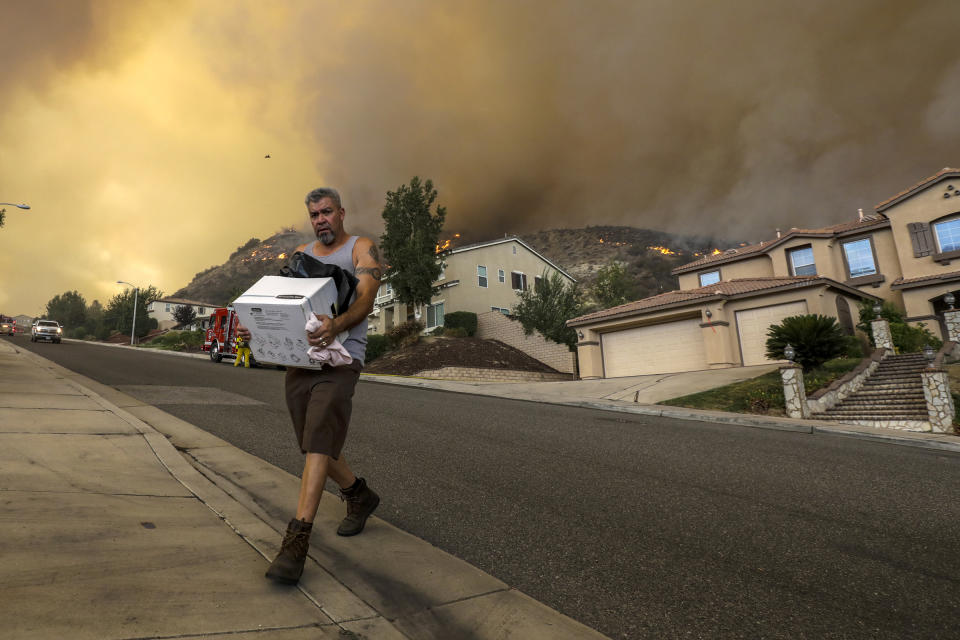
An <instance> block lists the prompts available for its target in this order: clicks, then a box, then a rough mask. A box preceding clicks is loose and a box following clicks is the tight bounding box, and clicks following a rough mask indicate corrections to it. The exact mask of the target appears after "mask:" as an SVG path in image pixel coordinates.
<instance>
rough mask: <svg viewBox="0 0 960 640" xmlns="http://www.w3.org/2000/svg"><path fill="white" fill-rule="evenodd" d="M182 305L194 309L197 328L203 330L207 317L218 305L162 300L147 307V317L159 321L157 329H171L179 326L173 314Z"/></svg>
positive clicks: (176, 299) (181, 300) (177, 299)
mask: <svg viewBox="0 0 960 640" xmlns="http://www.w3.org/2000/svg"><path fill="white" fill-rule="evenodd" d="M181 305H186V306H190V307H193V310H194V311H196V313H197V319H196V321H195V323H194V324H195V325H196V327H195V328H201V327H202V325H203V323H204V322H206V321H207V317H208V316H209V315H210V314H211V313H213V310H214V309H216V308H217V305H215V304H211V303H209V302H198V301H196V300H186V299H184V298H160V299H159V300H154V301H153V302H151V303H150V304H148V305H147V315H148V316H149V317H151V318H156V319H157V328H159V329H170V328H172V327H175V326H177V325H178V324H179V323H178V322H177V321H176V320H175V319H174V317H173V312H174V310H176V308H177V307H179V306H181Z"/></svg>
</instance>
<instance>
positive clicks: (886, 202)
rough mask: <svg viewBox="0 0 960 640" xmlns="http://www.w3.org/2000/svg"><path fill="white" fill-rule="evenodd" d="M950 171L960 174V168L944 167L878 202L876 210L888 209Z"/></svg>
mask: <svg viewBox="0 0 960 640" xmlns="http://www.w3.org/2000/svg"><path fill="white" fill-rule="evenodd" d="M950 173H955V174H957V175H960V169H954V168H952V167H944V168H943V169H940V171H937V172H936V173H935V174H933V175H932V176H930V177H928V178H924V179H923V180H921V181H920V182H918V183H917V184H915V185H913V186H912V187H909V188H907V189H904V190H903V191H901V192H900V193H898V194H897V195H895V196H893V197H892V198H887V199H886V200H884V201H883V202H881V203H880V204H878V205H877V206H875V207H874V209H875V210H876V211H878V212H879V211H882V210H883V209H886V208H887V207H889V206H890V205H892V204H893V203H895V202H897V201H898V200H900V199H902V198H905V197H906V196H908V195H910V194H912V193H914V192H915V191H918V190H920V189H922V188H924V187H926V186H927V185H928V184H930V183H932V182H936V181H937V180H939V179H940V178H942V177H943V176H945V175H947V174H950Z"/></svg>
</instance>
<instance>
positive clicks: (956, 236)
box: [933, 218, 960, 253]
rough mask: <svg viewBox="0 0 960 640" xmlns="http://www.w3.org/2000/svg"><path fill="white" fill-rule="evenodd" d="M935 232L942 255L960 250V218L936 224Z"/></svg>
mask: <svg viewBox="0 0 960 640" xmlns="http://www.w3.org/2000/svg"><path fill="white" fill-rule="evenodd" d="M933 232H934V234H935V235H936V236H937V244H938V245H940V253H944V252H946V251H956V250H957V249H960V218H954V219H952V220H947V221H946V222H938V223H936V224H935V225H933Z"/></svg>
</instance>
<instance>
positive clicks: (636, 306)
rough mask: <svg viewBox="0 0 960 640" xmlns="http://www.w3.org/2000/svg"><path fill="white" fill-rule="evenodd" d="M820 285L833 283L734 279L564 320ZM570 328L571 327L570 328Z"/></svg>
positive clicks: (808, 279) (798, 279)
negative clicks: (785, 288) (783, 288)
mask: <svg viewBox="0 0 960 640" xmlns="http://www.w3.org/2000/svg"><path fill="white" fill-rule="evenodd" d="M821 282H831V283H832V282H833V281H831V280H829V279H827V278H824V277H822V276H793V277H780V278H778V277H768V278H736V279H734V280H721V281H720V282H716V283H714V284H710V285H707V286H705V287H698V288H696V289H685V290H680V291H668V292H666V293H661V294H659V295H655V296H652V297H649V298H644V299H643V300H636V301H634V302H628V303H627V304H621V305H619V306H616V307H611V308H609V309H604V310H603V311H595V312H593V313H588V314H586V315H583V316H580V317H578V318H573V319H572V320H568V321H567V324H568V325H571V323H575V324H583V323H585V322H590V321H593V320H602V319H604V318H613V317H617V316H622V315H633V314H637V313H638V312H648V311H652V310H654V309H659V308H661V307H667V306H676V305H680V304H682V303H684V302H694V301H698V300H703V299H707V298H714V297H718V296H719V297H727V296H734V295H740V294H745V293H755V292H758V291H765V290H768V289H777V288H780V287H788V286H791V287H798V286H799V287H803V286H808V285H811V284H819V283H821ZM571 326H572V325H571Z"/></svg>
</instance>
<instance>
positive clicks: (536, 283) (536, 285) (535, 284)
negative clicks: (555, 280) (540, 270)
mask: <svg viewBox="0 0 960 640" xmlns="http://www.w3.org/2000/svg"><path fill="white" fill-rule="evenodd" d="M541 280H543V278H541V277H540V276H533V290H534V291H537V290H539V289H540V281H541Z"/></svg>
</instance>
